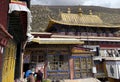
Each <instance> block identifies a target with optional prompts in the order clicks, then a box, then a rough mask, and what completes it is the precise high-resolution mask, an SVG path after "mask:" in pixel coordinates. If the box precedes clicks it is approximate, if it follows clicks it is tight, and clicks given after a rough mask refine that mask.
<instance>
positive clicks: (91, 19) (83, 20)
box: [46, 9, 120, 30]
mask: <svg viewBox="0 0 120 82" xmlns="http://www.w3.org/2000/svg"><path fill="white" fill-rule="evenodd" d="M89 12H90V13H89V15H86V14H83V13H82V10H81V9H79V13H77V14H74V13H71V11H70V9H68V12H67V13H60V16H61V20H55V19H52V18H51V17H49V18H50V21H49V24H48V28H47V29H46V30H48V29H49V28H51V26H52V25H53V24H62V25H69V26H85V27H103V28H104V27H105V28H106V27H107V28H120V25H113V24H108V23H104V22H103V21H102V19H101V18H100V17H99V16H97V15H93V13H92V11H91V10H90V11H89Z"/></svg>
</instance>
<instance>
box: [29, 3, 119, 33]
mask: <svg viewBox="0 0 120 82" xmlns="http://www.w3.org/2000/svg"><path fill="white" fill-rule="evenodd" d="M79 7H81V8H82V10H83V13H84V14H89V10H92V12H93V14H95V15H98V16H99V17H100V18H101V19H102V20H103V21H104V22H105V23H112V24H120V9H111V8H104V7H97V6H40V5H32V6H31V12H32V16H33V19H32V20H33V22H32V24H31V26H32V31H37V32H38V31H44V29H45V28H46V27H47V25H48V22H49V18H48V15H50V16H51V17H52V18H55V19H56V18H57V19H59V12H67V9H68V8H70V9H71V12H72V13H77V12H78V8H79Z"/></svg>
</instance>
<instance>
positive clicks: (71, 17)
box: [61, 13, 103, 25]
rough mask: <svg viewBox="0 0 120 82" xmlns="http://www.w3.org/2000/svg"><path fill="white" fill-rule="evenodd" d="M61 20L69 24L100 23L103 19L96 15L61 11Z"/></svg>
mask: <svg viewBox="0 0 120 82" xmlns="http://www.w3.org/2000/svg"><path fill="white" fill-rule="evenodd" d="M61 18H62V20H61V21H62V22H65V23H71V24H85V25H92V24H93V25H98V24H99V25H101V24H103V21H102V20H101V19H100V18H99V17H98V16H96V15H79V14H72V13H61Z"/></svg>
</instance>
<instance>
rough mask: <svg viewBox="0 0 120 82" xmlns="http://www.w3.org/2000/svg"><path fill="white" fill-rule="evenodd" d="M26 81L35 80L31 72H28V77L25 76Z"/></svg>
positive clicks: (31, 81) (32, 81)
mask: <svg viewBox="0 0 120 82" xmlns="http://www.w3.org/2000/svg"><path fill="white" fill-rule="evenodd" d="M27 82H35V79H34V76H33V73H29V76H28V78H27Z"/></svg>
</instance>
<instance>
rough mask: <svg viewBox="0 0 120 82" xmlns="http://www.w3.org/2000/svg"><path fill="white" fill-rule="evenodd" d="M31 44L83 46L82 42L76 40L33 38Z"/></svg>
mask: <svg viewBox="0 0 120 82" xmlns="http://www.w3.org/2000/svg"><path fill="white" fill-rule="evenodd" d="M32 42H36V43H39V44H83V43H84V42H83V41H81V40H78V39H73V38H72V39H71V38H33V39H32Z"/></svg>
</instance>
